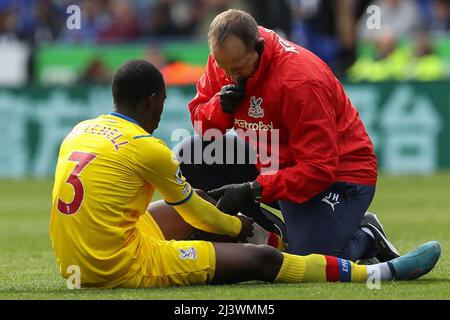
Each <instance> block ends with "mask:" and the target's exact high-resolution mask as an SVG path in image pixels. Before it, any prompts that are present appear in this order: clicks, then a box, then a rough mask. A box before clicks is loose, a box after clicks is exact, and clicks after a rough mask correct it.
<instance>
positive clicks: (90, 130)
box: [70, 123, 128, 150]
mask: <svg viewBox="0 0 450 320" xmlns="http://www.w3.org/2000/svg"><path fill="white" fill-rule="evenodd" d="M70 134H71V135H80V134H94V135H98V136H103V137H104V138H106V139H108V140H109V141H110V142H111V143H112V144H113V145H114V148H115V149H116V150H119V149H120V147H121V146H123V145H125V144H127V143H128V140H120V138H122V137H123V133H122V132H121V131H120V130H119V129H117V128H112V127H108V126H104V125H101V124H92V123H87V124H80V125H79V126H76V127H75V128H74V129H73V130H72V132H71V133H70Z"/></svg>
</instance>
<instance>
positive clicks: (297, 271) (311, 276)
mask: <svg viewBox="0 0 450 320" xmlns="http://www.w3.org/2000/svg"><path fill="white" fill-rule="evenodd" d="M282 254H283V258H284V259H283V264H282V265H281V268H280V271H279V272H278V275H277V277H276V278H275V282H284V283H296V282H326V281H329V282H336V281H340V282H361V281H366V280H367V267H366V266H364V265H357V264H355V263H353V262H351V261H349V260H344V259H339V258H336V257H331V256H324V255H320V254H310V255H308V256H297V255H293V254H288V253H282Z"/></svg>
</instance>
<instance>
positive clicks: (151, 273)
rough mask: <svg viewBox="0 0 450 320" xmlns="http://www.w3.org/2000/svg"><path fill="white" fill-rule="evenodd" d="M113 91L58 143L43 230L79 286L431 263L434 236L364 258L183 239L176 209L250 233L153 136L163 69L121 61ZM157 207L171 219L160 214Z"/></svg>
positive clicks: (394, 271) (397, 269) (293, 279)
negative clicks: (376, 260)
mask: <svg viewBox="0 0 450 320" xmlns="http://www.w3.org/2000/svg"><path fill="white" fill-rule="evenodd" d="M112 95H113V100H114V109H115V111H114V112H112V113H110V114H108V115H101V116H99V117H98V118H95V119H91V120H86V121H82V122H80V123H79V124H77V125H76V126H75V127H74V128H73V129H72V131H71V132H70V133H69V134H68V135H67V137H66V138H65V139H64V141H63V142H62V144H61V147H60V151H59V156H58V162H57V166H56V173H55V181H54V188H53V192H52V212H51V221H50V237H51V242H52V246H53V248H54V251H55V253H56V259H57V262H58V264H59V266H60V271H61V273H62V275H63V277H66V278H67V277H69V276H70V274H69V273H68V269H71V268H70V266H73V265H76V266H78V267H79V270H80V277H81V279H80V282H81V283H80V284H81V286H83V287H126V288H143V287H164V286H171V285H200V284H222V283H237V282H242V281H249V280H260V281H267V282H276V283H279V282H281V283H298V282H311V281H316V282H323V281H341V282H358V281H366V280H367V279H368V278H369V277H370V276H373V275H377V276H379V279H380V280H392V279H398V280H410V279H415V278H418V277H420V276H423V275H424V274H426V273H428V272H429V271H431V270H432V268H433V267H434V265H435V264H436V263H437V261H438V259H439V256H440V245H439V243H437V242H436V241H432V242H429V243H426V244H424V245H422V246H420V247H418V248H417V249H416V250H414V251H412V252H411V253H409V254H407V255H405V256H401V257H399V258H395V259H393V260H390V261H388V262H384V263H380V264H374V265H368V266H365V265H356V264H354V263H353V262H350V261H348V260H344V259H339V258H337V257H332V256H325V255H318V254H310V255H307V256H298V255H293V254H287V253H282V252H280V251H279V250H277V249H275V248H273V247H271V246H267V245H254V244H248V243H228V242H210V241H201V240H190V239H186V240H181V239H180V235H181V233H180V232H177V231H176V230H175V227H174V226H175V225H176V222H175V220H174V219H178V218H175V217H174V213H175V212H176V214H177V215H179V217H181V218H182V219H183V220H184V221H185V222H186V223H188V224H189V225H191V226H193V227H194V228H196V229H198V230H201V231H204V232H206V233H209V234H216V235H221V236H225V237H231V238H234V240H233V241H245V240H246V239H247V238H248V237H250V236H251V235H252V230H253V221H252V220H251V219H249V218H247V217H246V216H244V215H238V216H232V215H227V214H225V213H223V212H221V211H219V210H218V209H217V208H216V207H215V206H214V205H213V204H211V203H210V202H208V201H206V200H204V199H203V198H202V197H201V196H199V195H198V194H197V193H196V192H195V191H194V190H193V189H192V188H191V186H190V185H189V183H188V182H187V181H186V180H185V179H184V177H183V175H182V174H181V171H180V168H179V163H178V161H177V160H176V159H174V157H173V153H172V152H171V150H169V148H167V147H166V146H165V144H164V143H163V142H162V141H160V140H158V139H157V138H155V137H153V136H152V133H153V131H154V130H155V129H156V128H157V126H158V123H159V121H160V117H161V114H162V110H163V104H164V100H165V98H166V90H165V84H164V80H163V77H162V75H161V73H160V72H159V71H158V70H157V69H156V68H155V67H154V66H153V65H152V64H150V63H149V62H146V61H144V60H131V61H128V62H126V63H125V64H123V65H122V66H121V67H120V68H119V69H118V70H117V72H116V73H115V75H114V78H113V82H112ZM156 190H157V191H158V192H159V193H160V194H161V195H162V198H163V199H164V202H163V203H162V202H159V203H156V204H152V205H150V211H153V214H154V215H151V214H149V213H148V211H147V208H148V206H149V204H150V201H151V199H152V197H153V194H154V192H155V191H156ZM165 214H167V215H168V218H171V219H172V220H173V223H170V219H163V218H160V216H164V215H165ZM244 214H245V212H244ZM172 228H173V229H172ZM185 236H186V237H188V236H189V233H188V234H185ZM170 239H176V240H170Z"/></svg>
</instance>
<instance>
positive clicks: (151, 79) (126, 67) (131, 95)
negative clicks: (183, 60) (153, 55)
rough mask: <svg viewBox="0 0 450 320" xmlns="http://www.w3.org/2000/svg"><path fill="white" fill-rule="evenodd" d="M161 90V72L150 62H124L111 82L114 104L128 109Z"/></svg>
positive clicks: (162, 82) (162, 81) (162, 84)
mask: <svg viewBox="0 0 450 320" xmlns="http://www.w3.org/2000/svg"><path fill="white" fill-rule="evenodd" d="M163 88H164V79H163V76H162V74H161V72H160V71H159V70H158V69H157V68H156V67H155V66H154V65H153V64H151V63H150V62H148V61H146V60H140V59H134V60H129V61H126V62H125V63H124V64H122V65H121V66H120V67H119V69H118V70H117V71H116V73H115V74H114V77H113V80H112V95H113V99H114V104H116V105H122V106H128V107H130V106H133V105H135V104H136V103H137V102H138V101H139V100H141V99H142V98H145V97H148V96H150V95H152V94H154V93H158V92H160V91H161V90H162V89H163Z"/></svg>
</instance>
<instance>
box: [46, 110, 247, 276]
mask: <svg viewBox="0 0 450 320" xmlns="http://www.w3.org/2000/svg"><path fill="white" fill-rule="evenodd" d="M155 189H157V190H158V191H159V192H160V193H161V195H162V196H163V198H164V200H165V201H166V202H167V203H168V204H170V205H173V206H174V208H175V209H176V210H177V211H178V212H179V213H180V215H182V217H183V218H184V219H185V220H186V221H188V222H189V223H191V224H192V225H193V226H195V227H197V228H199V229H201V230H204V231H208V232H215V233H220V234H227V235H230V236H236V235H237V234H239V232H240V229H241V222H240V220H239V219H237V218H236V217H232V216H228V215H225V214H223V213H221V212H220V211H218V210H217V209H216V208H215V207H214V206H213V205H211V204H210V203H208V202H206V201H204V200H203V199H201V198H200V197H199V196H198V195H197V194H196V193H195V192H193V190H192V188H191V187H190V185H189V184H188V183H187V182H186V180H185V179H184V177H183V176H182V174H181V171H180V168H179V163H178V162H177V160H176V159H175V158H174V156H173V154H172V152H171V150H170V149H168V148H167V146H166V145H165V144H164V143H163V142H162V141H161V140H158V139H156V138H154V137H152V136H151V135H150V134H148V133H147V132H146V131H145V130H144V129H143V128H142V127H140V126H139V124H138V123H137V122H135V121H134V120H133V119H130V118H128V117H126V116H124V115H122V114H119V113H115V112H112V113H111V114H109V115H102V116H100V117H98V118H96V119H92V120H87V121H83V122H81V123H79V124H77V125H76V126H75V127H74V128H73V130H72V131H71V132H70V133H69V134H68V136H67V137H66V138H65V139H64V141H63V143H62V145H61V148H60V152H59V156H58V163H57V166H56V172H55V182H54V188H53V192H52V212H51V220H50V237H51V241H52V245H53V248H54V250H55V253H56V258H57V261H58V263H59V265H60V268H61V273H62V274H63V276H64V277H66V278H67V277H68V276H69V275H70V274H68V270H67V269H68V268H69V266H71V265H77V266H79V267H80V269H81V283H82V284H83V285H91V284H92V285H98V284H105V283H116V282H120V281H123V280H124V279H125V278H126V277H129V276H130V275H132V274H133V272H134V270H137V269H138V268H139V266H138V265H136V261H139V259H141V258H142V257H139V249H140V245H141V241H142V237H143V235H142V234H141V233H140V232H139V230H138V229H137V228H136V223H137V221H138V219H139V217H140V216H141V215H142V214H144V213H145V211H146V209H147V207H148V205H149V203H150V201H151V199H152V196H153V193H154V191H155Z"/></svg>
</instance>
